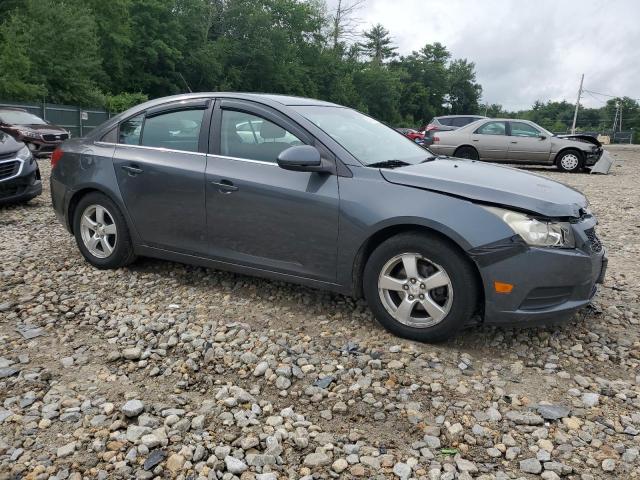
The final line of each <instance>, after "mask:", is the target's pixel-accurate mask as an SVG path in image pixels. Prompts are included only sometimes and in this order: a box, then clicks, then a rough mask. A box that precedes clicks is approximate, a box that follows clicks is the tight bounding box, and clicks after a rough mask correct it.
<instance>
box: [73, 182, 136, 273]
mask: <svg viewBox="0 0 640 480" xmlns="http://www.w3.org/2000/svg"><path fill="white" fill-rule="evenodd" d="M73 233H74V236H75V238H76V243H77V244H78V248H79V249H80V252H81V253H82V255H83V256H84V258H85V259H86V260H87V261H88V262H89V263H90V264H91V265H93V266H94V267H96V268H99V269H112V268H119V267H124V266H125V265H129V264H130V263H132V262H133V261H134V260H135V259H136V256H135V254H134V252H133V244H132V242H131V236H130V235H129V229H128V227H127V222H126V220H125V218H124V216H123V215H122V212H121V211H120V209H119V208H118V206H117V205H116V204H115V202H114V201H113V200H111V199H110V198H109V197H107V196H106V195H104V194H102V193H100V192H91V193H89V194H87V195H85V196H84V197H82V198H81V199H80V201H79V202H78V204H77V205H76V208H75V212H74V218H73Z"/></svg>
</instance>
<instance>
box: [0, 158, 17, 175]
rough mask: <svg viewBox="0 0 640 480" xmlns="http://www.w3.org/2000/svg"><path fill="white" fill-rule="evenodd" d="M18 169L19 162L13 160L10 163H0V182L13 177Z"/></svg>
mask: <svg viewBox="0 0 640 480" xmlns="http://www.w3.org/2000/svg"><path fill="white" fill-rule="evenodd" d="M19 169H20V162H19V161H18V160H13V161H11V162H3V163H0V180H4V179H5V178H9V177H13V176H14V175H15V174H16V173H18V170H19Z"/></svg>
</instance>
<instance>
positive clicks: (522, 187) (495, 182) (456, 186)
mask: <svg viewBox="0 0 640 480" xmlns="http://www.w3.org/2000/svg"><path fill="white" fill-rule="evenodd" d="M380 172H381V173H382V176H383V177H384V178H385V179H386V180H387V181H389V182H391V183H396V184H399V185H407V186H410V187H416V188H423V189H425V190H431V191H435V192H441V193H445V194H448V195H454V196H457V197H464V198H467V199H469V200H474V201H478V202H481V203H487V204H492V205H498V206H503V207H507V208H515V209H517V210H523V211H526V212H530V213H535V214H538V215H542V216H545V217H551V218H558V217H580V216H581V214H582V213H583V212H582V211H581V210H583V209H585V208H586V207H587V205H588V202H587V199H586V198H585V196H584V195H583V194H582V193H580V192H579V191H577V190H575V189H573V188H571V187H568V186H566V185H564V184H562V183H559V182H554V181H553V180H549V179H547V178H544V177H541V176H540V175H534V174H531V173H526V172H523V171H521V170H518V169H515V168H510V167H503V166H498V165H493V164H490V163H483V162H478V161H475V160H462V159H457V158H456V159H454V158H442V157H440V158H437V159H435V160H432V161H429V162H426V163H421V164H417V165H410V166H406V167H400V168H396V169H393V170H390V169H381V170H380Z"/></svg>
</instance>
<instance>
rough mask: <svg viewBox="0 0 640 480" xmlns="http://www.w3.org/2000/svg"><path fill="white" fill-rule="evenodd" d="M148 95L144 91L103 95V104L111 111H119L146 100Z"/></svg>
mask: <svg viewBox="0 0 640 480" xmlns="http://www.w3.org/2000/svg"><path fill="white" fill-rule="evenodd" d="M147 100H149V97H148V96H147V95H145V94H144V93H140V92H138V93H127V92H125V93H119V94H117V95H105V96H104V100H103V105H104V107H105V108H106V109H107V111H109V112H111V113H120V112H124V111H125V110H128V109H130V108H131V107H135V106H136V105H138V104H140V103H143V102H146V101H147Z"/></svg>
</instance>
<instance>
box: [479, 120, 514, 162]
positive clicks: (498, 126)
mask: <svg viewBox="0 0 640 480" xmlns="http://www.w3.org/2000/svg"><path fill="white" fill-rule="evenodd" d="M471 144H472V145H473V146H474V147H475V148H476V150H478V154H479V155H480V158H481V159H482V160H496V161H504V160H506V159H507V153H508V151H509V137H508V136H507V125H506V122H504V121H501V120H492V121H489V122H486V123H483V124H482V125H480V126H479V127H478V128H476V129H475V130H474V131H473V133H472V134H471Z"/></svg>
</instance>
